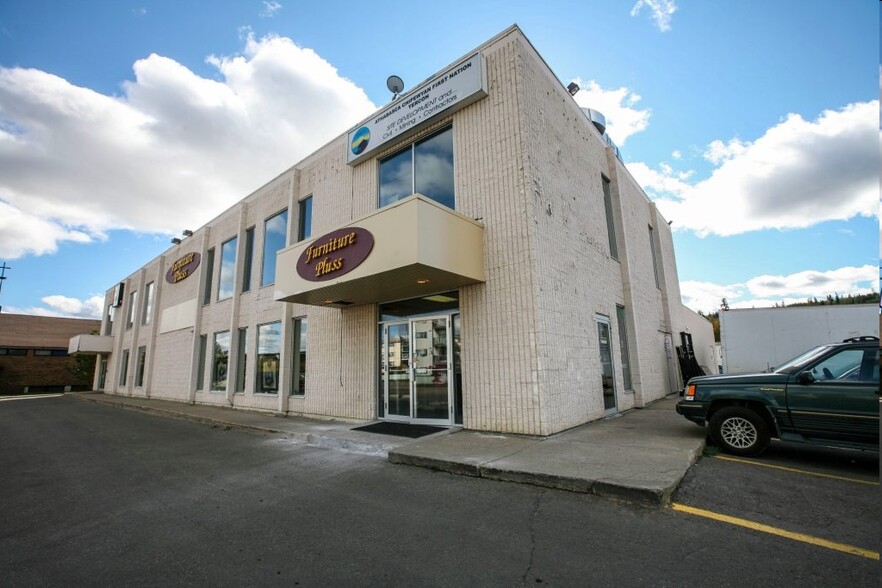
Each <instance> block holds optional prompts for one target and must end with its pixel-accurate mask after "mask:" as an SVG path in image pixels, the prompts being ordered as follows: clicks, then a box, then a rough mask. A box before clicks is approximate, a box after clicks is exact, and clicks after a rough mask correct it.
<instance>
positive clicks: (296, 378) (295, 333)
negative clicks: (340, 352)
mask: <svg viewBox="0 0 882 588" xmlns="http://www.w3.org/2000/svg"><path fill="white" fill-rule="evenodd" d="M308 339H309V321H308V317H306V316H298V317H294V318H293V319H291V342H290V343H291V345H290V348H291V383H290V384H289V387H288V392H289V396H296V397H298V398H303V397H305V396H306V366H307V365H308V361H307V359H308V350H309V344H308Z"/></svg>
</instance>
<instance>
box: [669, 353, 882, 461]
mask: <svg viewBox="0 0 882 588" xmlns="http://www.w3.org/2000/svg"><path fill="white" fill-rule="evenodd" d="M677 412H678V413H679V414H681V415H683V416H684V417H686V418H687V419H689V420H690V421H692V422H694V423H697V424H698V425H701V426H704V425H705V423H707V425H708V433H709V435H710V437H711V439H712V440H713V441H714V442H715V443H716V444H717V445H718V446H719V447H720V448H722V449H723V451H725V452H727V453H733V454H735V455H759V454H761V453H762V452H763V451H765V449H766V448H767V447H768V446H769V440H770V439H771V438H772V437H776V438H778V439H780V440H782V441H795V442H798V443H813V444H817V445H829V446H836V447H849V448H854V449H868V450H872V451H879V339H878V338H877V337H855V338H852V339H846V340H845V341H843V342H842V343H831V344H829V345H821V346H820V347H815V348H814V349H811V350H810V351H807V352H805V353H803V354H802V355H800V356H799V357H797V358H795V359H792V360H790V361H788V362H787V363H785V364H784V365H782V366H780V367H778V368H776V369H774V370H773V371H771V372H770V373H763V374H746V375H736V376H700V377H697V378H692V379H690V380H689V382H688V383H687V385H686V389H685V391H684V393H683V398H682V399H681V400H680V401H679V402H678V403H677Z"/></svg>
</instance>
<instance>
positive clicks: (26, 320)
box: [0, 313, 101, 394]
mask: <svg viewBox="0 0 882 588" xmlns="http://www.w3.org/2000/svg"><path fill="white" fill-rule="evenodd" d="M100 327H101V321H97V320H88V319H75V318H56V317H46V316H30V315H23V314H3V313H0V394H28V393H35V392H70V391H72V390H73V391H77V390H91V389H92V380H93V374H94V371H95V370H94V362H89V361H88V360H86V361H82V360H79V359H77V358H75V357H72V356H69V355H68V343H69V341H70V339H71V337H73V336H74V335H78V334H80V333H90V332H92V331H93V330H94V331H95V332H97V331H98V329H99V328H100Z"/></svg>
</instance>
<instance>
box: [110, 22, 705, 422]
mask: <svg viewBox="0 0 882 588" xmlns="http://www.w3.org/2000/svg"><path fill="white" fill-rule="evenodd" d="M573 90H574V89H573ZM106 308H107V313H106V316H105V317H104V320H103V324H102V335H103V337H104V339H103V341H104V343H105V344H106V343H108V342H109V347H110V349H111V351H110V352H109V353H105V354H104V355H102V357H101V359H100V362H99V369H98V370H97V371H98V375H96V381H95V385H96V387H98V388H101V389H103V390H104V392H105V393H108V394H125V395H134V396H150V397H153V398H163V399H169V400H177V401H181V402H190V403H204V404H212V405H221V406H230V407H236V408H244V409H252V410H265V411H272V412H276V413H284V414H290V415H305V416H311V417H320V418H333V419H343V420H351V421H369V420H374V419H385V420H395V421H406V422H412V423H426V424H441V425H453V424H462V425H463V426H464V427H466V428H468V429H475V430H483V431H499V432H512V433H524V434H534V435H549V434H553V433H556V432H558V431H561V430H564V429H567V428H570V427H573V426H576V425H579V424H581V423H585V422H588V421H590V420H594V419H598V418H602V417H604V416H605V415H610V414H614V413H616V412H618V411H623V410H627V409H630V408H633V407H641V406H644V405H646V404H647V403H649V402H651V401H653V400H656V399H658V398H661V397H663V396H665V395H667V394H669V393H671V392H673V391H675V390H677V389H678V388H679V387H680V386H681V385H682V382H681V381H680V377H679V374H678V370H677V360H676V353H675V351H674V346H675V341H678V340H679V337H678V333H680V332H681V331H685V330H688V328H687V325H692V327H693V329H692V335H693V336H694V337H695V338H696V339H700V338H704V339H707V338H709V339H710V342H711V344H712V342H713V335H712V334H711V330H710V329H711V328H710V324H709V323H707V330H706V331H705V330H704V327H703V325H701V323H702V322H706V321H697V322H696V321H695V320H694V318H695V317H694V315H692V314H691V311H689V310H687V309H686V308H685V307H683V306H682V304H681V302H680V291H679V285H678V280H677V266H676V263H675V259H674V249H673V243H672V238H671V232H670V228H669V226H668V222H667V221H666V220H665V219H664V218H662V216H661V215H660V214H659V212H658V210H657V209H656V207H655V205H654V204H653V203H652V202H651V201H650V200H649V198H647V196H646V195H645V194H644V192H643V191H642V190H641V188H640V187H639V185H638V184H637V183H636V182H635V181H634V179H633V177H632V176H631V174H630V173H629V172H628V170H627V169H626V167H625V165H624V164H623V163H622V161H621V159H620V157H619V152H618V150H617V149H616V147H615V146H614V145H613V144H612V142H611V141H609V140H608V138H607V137H606V136H605V134H604V123H603V120H602V116H600V115H599V113H596V112H594V111H585V110H583V109H581V108H580V107H579V106H578V105H577V104H576V102H575V100H574V99H573V96H572V95H571V92H570V91H568V90H567V88H565V87H564V86H563V85H562V84H561V82H560V81H559V80H558V79H557V77H556V76H555V75H554V73H553V72H552V71H551V69H550V68H549V67H548V65H547V64H546V63H545V61H543V59H542V57H541V56H540V55H539V54H538V53H537V52H536V50H535V49H534V48H533V46H532V45H531V43H530V42H529V40H527V38H526V37H525V36H524V34H523V33H522V32H521V30H520V29H519V28H518V27H517V26H513V27H511V28H509V29H508V30H506V31H504V32H502V33H501V34H499V35H497V36H496V37H494V38H493V39H490V40H489V41H487V42H486V43H484V44H483V45H481V46H480V47H478V48H477V49H475V50H474V51H471V52H469V53H468V54H466V55H465V56H464V57H462V58H461V59H457V60H456V61H455V62H453V63H452V64H451V65H450V66H449V67H446V68H444V69H443V70H441V71H439V72H438V73H436V74H435V75H433V76H431V77H430V78H428V79H427V80H426V81H425V82H423V83H421V84H418V85H417V86H415V87H414V88H413V89H412V90H411V91H409V92H407V93H405V94H403V95H401V96H400V97H397V98H396V99H395V100H393V101H392V102H391V103H389V104H388V105H386V106H384V107H383V108H381V109H380V110H378V111H377V112H375V113H374V114H373V115H371V116H370V117H369V118H368V119H366V120H363V121H361V122H359V123H358V124H356V125H354V126H353V127H352V128H351V130H350V131H349V132H348V133H347V134H345V135H342V136H340V137H337V138H336V139H334V140H333V141H331V142H330V143H328V144H327V145H325V146H324V147H322V148H320V149H319V150H318V151H316V152H315V153H313V154H311V155H309V156H308V157H306V158H305V159H303V160H302V161H300V162H298V163H296V164H295V165H294V166H293V167H291V168H290V169H289V170H287V171H285V172H284V173H282V174H281V175H279V176H278V177H276V178H275V179H273V180H272V181H270V182H269V183H267V184H266V185H265V186H263V187H262V188H260V189H259V190H257V191H256V192H254V193H253V194H251V195H248V196H247V197H245V198H243V199H242V200H241V201H240V202H239V203H238V204H236V205H235V206H233V207H232V208H230V209H229V210H226V211H224V212H223V213H222V214H220V215H219V216H218V217H217V218H215V219H214V220H212V221H210V222H209V223H208V224H206V225H205V226H203V227H201V228H199V229H198V230H195V231H193V232H192V234H190V232H189V231H188V232H187V234H186V235H185V237H184V238H183V240H182V241H181V242H180V243H179V244H175V245H174V246H173V247H171V248H170V249H169V250H168V251H167V252H165V253H164V254H163V255H161V256H160V257H158V258H156V259H154V260H153V261H151V262H150V263H148V264H147V265H145V266H144V267H142V268H140V269H138V270H136V271H135V272H134V273H132V274H131V275H129V276H127V277H126V278H124V279H123V280H122V281H121V282H120V283H119V284H118V285H117V286H115V287H113V288H111V289H110V290H108V292H107V297H106ZM696 324H697V325H699V327H698V329H697V331H701V332H696V328H695V325H696Z"/></svg>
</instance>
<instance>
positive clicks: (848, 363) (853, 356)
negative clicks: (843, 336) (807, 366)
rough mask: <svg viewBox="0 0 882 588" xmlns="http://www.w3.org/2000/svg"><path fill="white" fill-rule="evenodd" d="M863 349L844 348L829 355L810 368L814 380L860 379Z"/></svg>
mask: <svg viewBox="0 0 882 588" xmlns="http://www.w3.org/2000/svg"><path fill="white" fill-rule="evenodd" d="M863 359H864V350H863V349H846V350H843V351H840V352H839V353H837V354H835V355H831V356H830V357H828V358H827V359H825V360H824V361H822V362H820V363H818V364H817V365H816V366H814V367H813V368H812V375H814V377H815V380H817V381H819V382H821V381H826V380H840V381H850V380H853V381H857V380H859V379H860V375H861V374H860V372H861V362H862V361H863Z"/></svg>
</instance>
